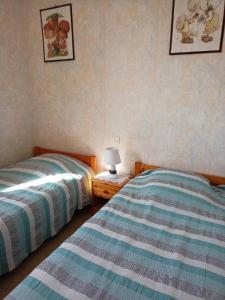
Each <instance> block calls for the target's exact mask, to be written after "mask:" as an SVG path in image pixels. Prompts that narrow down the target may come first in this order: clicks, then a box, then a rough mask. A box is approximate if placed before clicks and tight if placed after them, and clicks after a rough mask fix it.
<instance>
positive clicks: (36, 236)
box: [0, 154, 92, 275]
mask: <svg viewBox="0 0 225 300" xmlns="http://www.w3.org/2000/svg"><path fill="white" fill-rule="evenodd" d="M91 174H92V170H91V168H90V167H88V166H87V165H85V164H83V163H82V162H80V161H77V160H73V159H71V158H69V157H66V156H63V155H58V154H46V155H41V156H38V157H34V158H31V159H28V160H26V161H23V162H20V163H17V164H15V165H13V166H11V167H9V168H7V169H1V170H0V275H2V274H4V273H6V272H8V271H11V270H13V269H14V268H15V267H17V266H18V265H19V264H20V263H21V262H22V260H23V259H24V258H25V257H27V256H28V254H29V253H31V252H32V251H34V250H36V249H37V248H38V247H39V246H40V245H41V244H42V243H43V242H44V241H45V240H46V239H47V238H49V237H51V236H53V235H55V234H56V233H57V232H58V231H59V230H60V229H61V228H62V227H63V226H64V225H65V224H66V223H68V222H69V221H70V219H71V217H72V215H73V213H74V211H75V209H76V208H79V209H80V208H82V207H83V206H85V205H87V204H88V203H90V180H89V179H90V176H91Z"/></svg>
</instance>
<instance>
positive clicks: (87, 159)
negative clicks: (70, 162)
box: [34, 146, 96, 172]
mask: <svg viewBox="0 0 225 300" xmlns="http://www.w3.org/2000/svg"><path fill="white" fill-rule="evenodd" d="M47 153H58V154H62V155H67V156H70V157H72V158H75V159H78V160H80V161H82V162H83V163H85V164H87V165H88V166H90V167H91V168H92V169H93V171H94V172H96V156H94V155H83V154H78V153H71V152H65V151H60V150H53V149H47V148H41V147H37V146H35V147H34V155H35V156H37V155H41V154H47Z"/></svg>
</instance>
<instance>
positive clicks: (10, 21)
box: [0, 0, 32, 166]
mask: <svg viewBox="0 0 225 300" xmlns="http://www.w3.org/2000/svg"><path fill="white" fill-rule="evenodd" d="M23 2H24V1H22V0H21V1H15V0H14V1H13V0H1V1H0V27H1V38H0V39H1V40H0V166H5V165H7V164H9V163H13V162H15V161H18V160H21V159H24V158H26V157H28V156H29V155H30V154H31V147H32V139H31V138H32V137H31V122H30V121H31V119H30V108H31V106H30V105H31V102H30V101H29V97H28V91H27V82H28V81H27V79H28V78H27V63H26V57H27V54H25V53H26V44H25V42H26V39H25V35H24V31H23V30H22V28H23V26H24V24H23V20H24V18H23V11H22V7H24V5H23Z"/></svg>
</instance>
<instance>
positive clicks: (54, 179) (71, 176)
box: [1, 173, 82, 193]
mask: <svg viewBox="0 0 225 300" xmlns="http://www.w3.org/2000/svg"><path fill="white" fill-rule="evenodd" d="M81 178H82V175H79V174H73V173H65V174H56V175H49V176H46V177H43V178H40V179H36V180H32V181H28V182H26V183H21V184H18V185H15V186H12V187H9V188H6V189H4V190H2V191H1V192H3V193H8V192H12V191H16V190H25V189H26V188H30V187H35V186H40V185H44V184H47V183H55V182H58V181H61V180H72V179H77V180H80V179H81Z"/></svg>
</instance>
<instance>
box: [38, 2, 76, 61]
mask: <svg viewBox="0 0 225 300" xmlns="http://www.w3.org/2000/svg"><path fill="white" fill-rule="evenodd" d="M40 14H41V25H42V38H43V50H44V61H45V62H50V61H60V60H73V59H74V42H73V22H72V5H71V4H66V5H61V6H55V7H51V8H47V9H42V10H41V11H40Z"/></svg>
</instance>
